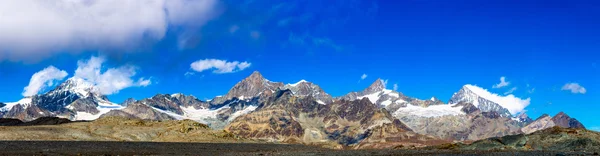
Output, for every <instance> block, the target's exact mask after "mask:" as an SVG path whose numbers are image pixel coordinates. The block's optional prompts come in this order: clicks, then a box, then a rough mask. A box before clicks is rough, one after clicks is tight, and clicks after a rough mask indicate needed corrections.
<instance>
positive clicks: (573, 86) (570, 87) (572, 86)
mask: <svg viewBox="0 0 600 156" xmlns="http://www.w3.org/2000/svg"><path fill="white" fill-rule="evenodd" d="M561 90H567V91H571V93H573V94H585V93H586V92H587V90H586V89H585V88H584V87H583V86H581V85H579V83H567V84H565V85H564V86H563V87H562V88H561Z"/></svg>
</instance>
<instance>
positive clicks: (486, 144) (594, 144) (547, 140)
mask: <svg viewBox="0 0 600 156" xmlns="http://www.w3.org/2000/svg"><path fill="white" fill-rule="evenodd" d="M454 149H467V150H511V149H512V150H549V151H588V152H590V151H596V152H598V151H600V133H598V132H593V131H588V130H585V129H583V128H562V127H558V126H555V127H552V128H548V129H545V130H541V131H537V132H534V133H531V134H519V135H510V136H504V137H498V138H490V139H485V140H480V141H476V142H474V143H472V144H469V145H456V146H455V147H454Z"/></svg>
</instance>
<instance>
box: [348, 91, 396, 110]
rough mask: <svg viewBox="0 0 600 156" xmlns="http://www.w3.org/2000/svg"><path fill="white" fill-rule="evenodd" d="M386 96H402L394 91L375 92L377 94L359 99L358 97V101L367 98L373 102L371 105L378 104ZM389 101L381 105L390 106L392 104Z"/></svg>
mask: <svg viewBox="0 0 600 156" xmlns="http://www.w3.org/2000/svg"><path fill="white" fill-rule="evenodd" d="M384 95H388V96H391V97H395V98H398V97H400V94H398V93H396V92H394V91H393V90H389V89H383V90H382V91H378V92H375V93H371V94H367V95H364V96H359V97H357V100H360V99H363V98H365V97H366V98H368V99H369V101H371V103H374V104H376V103H377V101H379V99H380V98H381V97H382V96H384ZM388 101H389V100H388ZM388 101H384V102H382V103H381V104H382V105H384V106H387V105H389V104H391V103H392V102H391V101H389V102H388Z"/></svg>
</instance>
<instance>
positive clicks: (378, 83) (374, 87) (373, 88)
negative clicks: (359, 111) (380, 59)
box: [362, 78, 385, 94]
mask: <svg viewBox="0 0 600 156" xmlns="http://www.w3.org/2000/svg"><path fill="white" fill-rule="evenodd" d="M383 90H385V81H383V80H382V79H381V78H378V79H377V80H375V82H373V84H371V85H370V86H369V87H368V88H366V89H365V90H364V91H363V92H362V93H363V94H373V93H376V92H380V91H383Z"/></svg>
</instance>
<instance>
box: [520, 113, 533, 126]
mask: <svg viewBox="0 0 600 156" xmlns="http://www.w3.org/2000/svg"><path fill="white" fill-rule="evenodd" d="M517 119H519V121H521V122H525V123H531V122H533V119H531V118H530V117H529V115H527V113H525V112H523V113H521V114H519V115H518V116H517Z"/></svg>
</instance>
